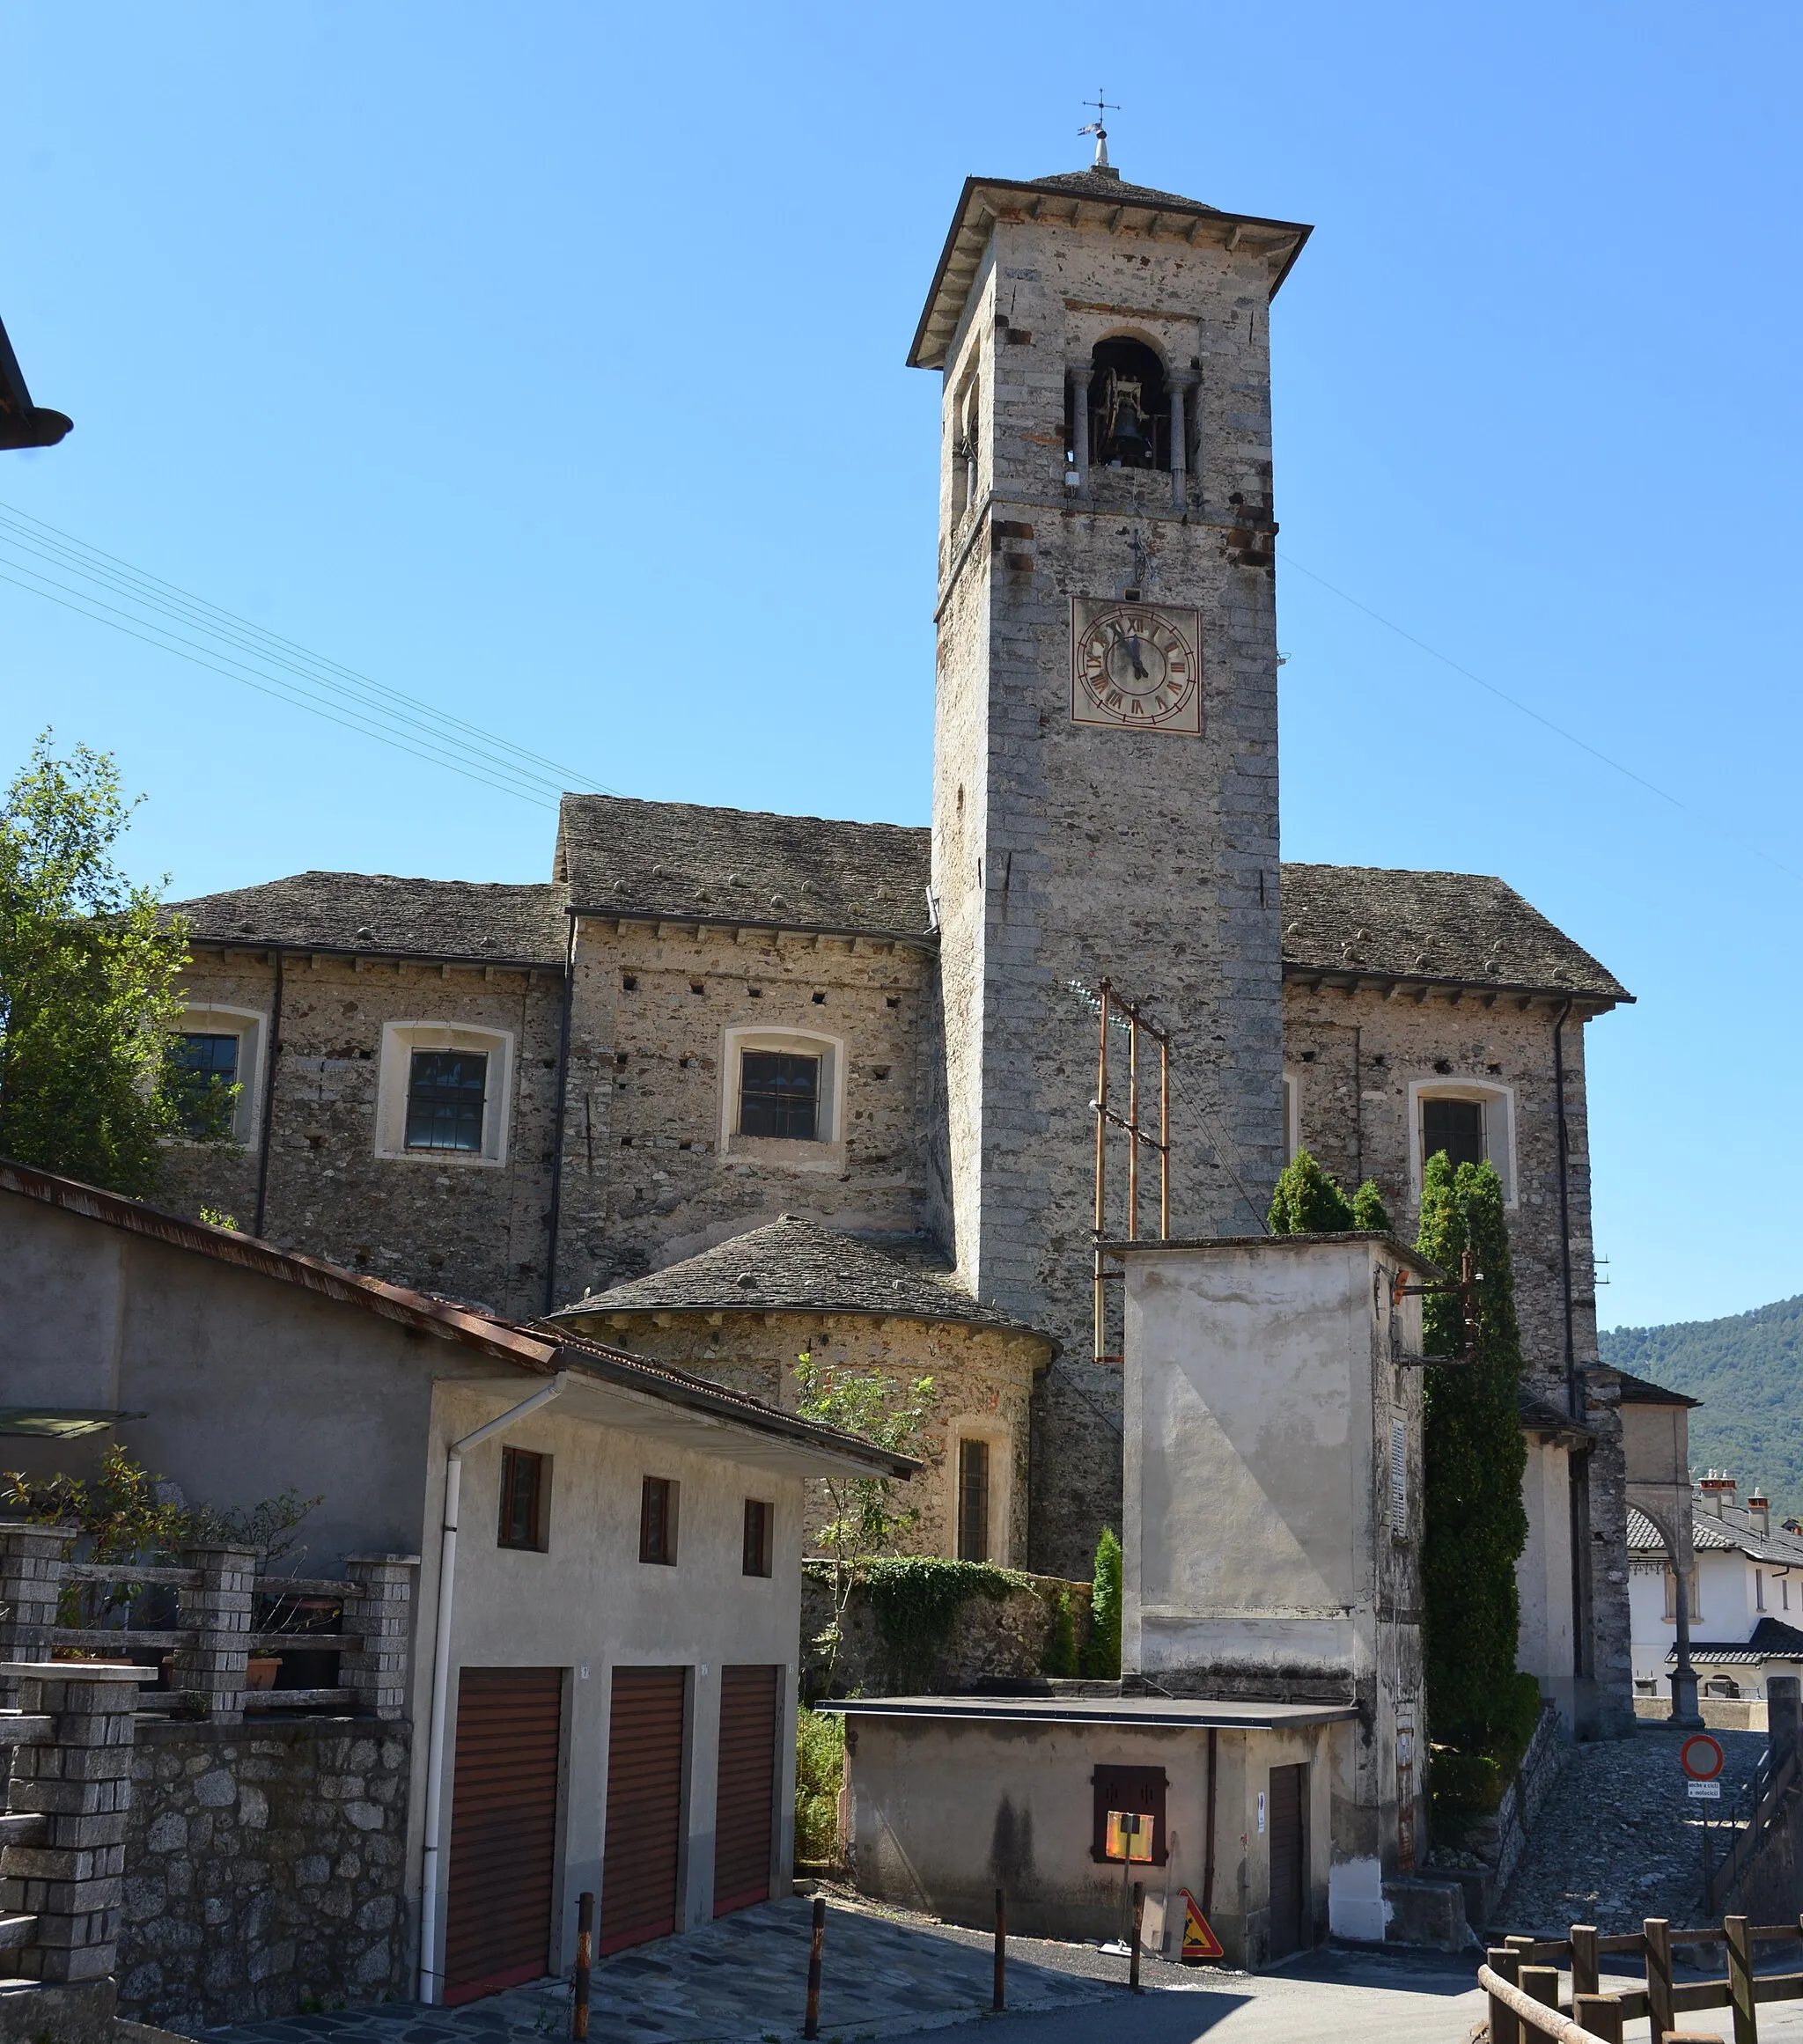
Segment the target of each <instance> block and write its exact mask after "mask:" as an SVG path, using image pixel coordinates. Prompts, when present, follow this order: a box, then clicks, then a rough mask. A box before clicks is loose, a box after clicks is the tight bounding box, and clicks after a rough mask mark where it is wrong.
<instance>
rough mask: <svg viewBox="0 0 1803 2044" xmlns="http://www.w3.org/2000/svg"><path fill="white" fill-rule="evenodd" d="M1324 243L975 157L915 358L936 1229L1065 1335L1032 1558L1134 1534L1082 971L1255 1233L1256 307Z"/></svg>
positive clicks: (1259, 1093)
mask: <svg viewBox="0 0 1803 2044" xmlns="http://www.w3.org/2000/svg"><path fill="white" fill-rule="evenodd" d="M1308 232H1309V230H1308V229H1307V228H1306V227H1304V226H1298V225H1295V224H1292V223H1288V222H1284V221H1276V220H1263V219H1257V218H1252V217H1246V216H1242V215H1239V214H1234V213H1226V212H1222V211H1220V210H1218V209H1216V208H1214V207H1212V206H1207V205H1203V204H1200V203H1198V202H1196V201H1195V200H1193V199H1183V198H1178V197H1175V196H1174V195H1171V194H1169V193H1166V192H1158V191H1151V190H1147V189H1145V188H1144V187H1139V186H1136V185H1130V184H1127V183H1125V182H1123V181H1122V178H1121V176H1120V173H1119V172H1117V171H1115V170H1114V169H1112V168H1110V167H1109V166H1108V162H1107V155H1106V149H1105V146H1101V147H1099V148H1098V152H1097V164H1096V166H1095V167H1094V168H1093V169H1091V170H1088V171H1081V172H1077V173H1071V174H1068V175H1063V176H1055V177H1047V178H1037V179H1032V180H1027V181H1025V182H1017V181H1015V180H1010V179H998V178H970V179H968V180H966V182H965V186H964V190H963V193H962V195H960V199H959V202H958V208H957V212H956V215H955V217H954V218H953V223H952V229H951V232H950V234H949V235H948V236H947V238H946V246H945V252H944V254H943V255H942V256H941V258H940V261H939V266H938V272H937V274H936V275H935V276H934V278H933V282H932V288H931V291H930V293H929V295H928V298H927V304H926V309H925V312H924V313H923V315H922V318H921V322H920V327H919V331H918V332H917V334H916V336H915V341H914V346H913V349H912V351H911V353H910V355H909V363H910V364H911V365H914V366H916V367H920V368H925V369H936V370H938V371H940V372H941V374H942V376H943V379H944V402H943V408H942V415H941V455H940V468H939V544H938V602H937V607H936V613H935V616H936V621H937V624H938V679H937V703H938V711H937V727H936V735H935V755H934V758H935V764H934V787H933V887H934V893H935V896H936V900H937V906H938V917H939V923H940V929H941V942H942V953H941V959H942V965H941V983H942V987H943V989H944V1026H945V1033H946V1143H945V1148H946V1156H945V1159H944V1162H945V1173H944V1185H943V1188H942V1191H941V1195H940V1196H941V1197H942V1199H943V1201H944V1210H943V1211H942V1212H941V1214H940V1215H939V1217H938V1220H939V1224H940V1226H941V1227H942V1228H943V1230H944V1232H945V1233H946V1236H947V1238H948V1239H949V1241H950V1242H951V1244H952V1245H953V1246H954V1247H955V1251H956V1255H957V1260H958V1267H959V1272H960V1278H961V1280H962V1282H963V1283H966V1284H968V1286H969V1287H970V1288H971V1289H972V1290H974V1291H975V1292H976V1293H977V1294H978V1296H979V1297H981V1298H983V1299H984V1300H988V1301H992V1302H993V1303H995V1304H996V1305H1000V1306H1003V1307H1005V1308H1006V1309H1007V1310H1009V1311H1011V1312H1015V1313H1018V1314H1019V1315H1020V1316H1021V1317H1023V1318H1025V1319H1028V1320H1032V1321H1034V1323H1035V1324H1036V1325H1038V1326H1040V1327H1043V1328H1045V1329H1047V1330H1048V1331H1049V1332H1050V1333H1053V1334H1056V1335H1057V1336H1059V1337H1060V1339H1061V1340H1062V1342H1063V1345H1064V1352H1063V1357H1061V1358H1060V1360H1059V1362H1058V1363H1057V1364H1055V1365H1054V1367H1053V1369H1052V1371H1051V1372H1050V1373H1049V1377H1048V1378H1047V1379H1046V1381H1045V1385H1044V1387H1043V1390H1042V1392H1041V1398H1040V1407H1039V1410H1038V1412H1037V1414H1036V1423H1035V1431H1034V1466H1033V1473H1032V1482H1033V1493H1034V1525H1033V1529H1032V1542H1031V1546H1032V1557H1033V1559H1032V1565H1033V1566H1034V1567H1035V1568H1047V1569H1056V1570H1064V1571H1075V1570H1086V1568H1087V1564H1088V1558H1089V1555H1090V1554H1091V1552H1092V1550H1093V1545H1094V1541H1095V1538H1096V1534H1097V1532H1098V1531H1099V1529H1100V1526H1103V1525H1105V1524H1112V1525H1114V1526H1117V1527H1118V1526H1119V1525H1120V1518H1119V1511H1120V1483H1121V1461H1120V1455H1121V1443H1120V1435H1119V1430H1118V1428H1119V1413H1120V1384H1119V1376H1118V1370H1117V1369H1116V1368H1115V1367H1114V1366H1113V1365H1110V1364H1095V1363H1093V1362H1092V1361H1091V1360H1089V1358H1090V1357H1091V1353H1092V1339H1091V1244H1092V1219H1093V1160H1094V1152H1095V1123H1094V1117H1093V1113H1092V1110H1091V1105H1090V1103H1091V1101H1092V1100H1093V1098H1094V1094H1095V1089H1096V1053H1097V1039H1098V1025H1097V1021H1096V1018H1095V1015H1094V1012H1093V1009H1092V1008H1091V1007H1090V1006H1089V1005H1087V1004H1085V999H1084V997H1083V994H1082V992H1081V991H1080V990H1079V989H1083V988H1087V989H1092V990H1093V989H1095V988H1096V987H1097V986H1098V984H1099V982H1100V981H1101V980H1102V978H1104V977H1105V976H1106V977H1108V978H1110V979H1112V980H1113V982H1114V983H1115V986H1116V987H1117V988H1118V989H1120V991H1121V992H1122V994H1123V995H1125V996H1127V997H1128V998H1129V999H1130V1000H1132V1001H1134V1002H1136V1003H1137V1004H1141V1005H1142V1006H1143V1007H1144V1009H1145V1010H1146V1011H1147V1012H1148V1013H1149V1015H1150V1016H1151V1018H1152V1019H1154V1020H1155V1021H1156V1022H1158V1023H1159V1025H1160V1026H1163V1027H1165V1028H1166V1029H1167V1030H1168V1031H1169V1032H1170V1033H1171V1037H1172V1063H1173V1070H1174V1084H1173V1091H1172V1096H1171V1103H1170V1105H1171V1135H1172V1173H1171V1179H1172V1222H1171V1229H1172V1232H1173V1234H1174V1235H1180V1236H1181V1235H1191V1236H1196V1235H1218V1234H1244V1233H1250V1232H1256V1231H1257V1227H1258V1221H1257V1219H1255V1216H1254V1213H1253V1211H1252V1209H1253V1208H1254V1207H1256V1208H1257V1209H1259V1210H1260V1213H1261V1215H1262V1208H1263V1205H1264V1203H1265V1202H1267V1201H1268V1200H1269V1194H1270V1186H1271V1180H1272V1179H1273V1178H1274V1176H1275V1175H1276V1173H1277V1170H1278V1169H1279V1168H1280V1166H1281V1164H1282V1160H1283V1158H1282V1106H1281V1099H1282V1086H1281V1078H1282V1062H1283V1023H1282V1007H1281V1003H1282V979H1281V963H1280V952H1279V936H1280V925H1279V921H1278V904H1277V878H1278V857H1277V640H1276V636H1275V633H1276V622H1275V599H1274V588H1273V558H1274V553H1273V549H1274V535H1275V533H1276V530H1277V527H1276V524H1275V520H1274V515H1273V510H1272V494H1271V430H1270V366H1269V306H1270V302H1271V299H1272V298H1273V296H1274V295H1275V293H1276V291H1277V287H1278V286H1279V285H1280V284H1281V283H1282V282H1283V280H1284V276H1286V275H1287V274H1288V271H1289V268H1290V266H1291V264H1292V262H1293V261H1295V259H1296V256H1297V254H1299V251H1300V249H1301V247H1302V244H1303V242H1304V241H1305V240H1306V239H1307V236H1308ZM1154 1216H1155V1207H1154ZM1120 1225H1121V1217H1120V1216H1119V1215H1118V1214H1115V1213H1111V1214H1110V1217H1109V1221H1108V1226H1109V1228H1110V1230H1111V1231H1112V1230H1118V1229H1119V1228H1120ZM1142 1225H1144V1220H1143V1221H1142ZM1152 1226H1153V1227H1154V1228H1155V1227H1156V1219H1155V1217H1154V1218H1153V1220H1152ZM1107 1346H1108V1348H1109V1349H1118V1347H1119V1343H1118V1342H1117V1341H1115V1340H1114V1339H1112V1338H1110V1340H1109V1341H1108V1343H1107Z"/></svg>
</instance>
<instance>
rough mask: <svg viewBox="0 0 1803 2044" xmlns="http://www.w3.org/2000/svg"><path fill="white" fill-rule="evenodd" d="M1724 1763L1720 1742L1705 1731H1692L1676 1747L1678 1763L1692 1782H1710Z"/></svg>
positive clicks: (1724, 1758) (1724, 1757)
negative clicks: (1680, 1744) (1687, 1737)
mask: <svg viewBox="0 0 1803 2044" xmlns="http://www.w3.org/2000/svg"><path fill="white" fill-rule="evenodd" d="M1678 1765H1679V1766H1680V1767H1681V1768H1683V1770H1684V1772H1685V1773H1686V1774H1687V1775H1689V1777H1690V1779H1691V1780H1692V1781H1693V1782H1712V1781H1714V1779H1715V1778H1716V1776H1718V1774H1720V1772H1721V1771H1722V1768H1724V1766H1725V1765H1726V1756H1725V1755H1724V1754H1723V1752H1722V1749H1721V1746H1720V1743H1719V1742H1718V1740H1716V1739H1711V1737H1710V1736H1709V1734H1708V1733H1707V1732H1693V1733H1692V1734H1691V1736H1690V1737H1689V1739H1686V1740H1685V1741H1684V1743H1683V1745H1682V1746H1680V1747H1679V1748H1678Z"/></svg>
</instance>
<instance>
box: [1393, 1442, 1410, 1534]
mask: <svg viewBox="0 0 1803 2044" xmlns="http://www.w3.org/2000/svg"><path fill="white" fill-rule="evenodd" d="M1408 1530H1409V1429H1408V1428H1407V1427H1406V1426H1405V1425H1404V1424H1403V1423H1402V1421H1401V1420H1392V1421H1391V1422H1390V1531H1391V1532H1392V1533H1395V1535H1396V1536H1397V1537H1398V1538H1399V1539H1400V1538H1401V1537H1402V1534H1404V1533H1407V1532H1408Z"/></svg>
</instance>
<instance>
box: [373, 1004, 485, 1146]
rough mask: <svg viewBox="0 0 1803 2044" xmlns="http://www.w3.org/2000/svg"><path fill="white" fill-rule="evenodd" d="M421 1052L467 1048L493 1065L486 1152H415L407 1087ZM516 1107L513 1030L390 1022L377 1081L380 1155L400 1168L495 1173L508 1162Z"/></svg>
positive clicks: (384, 1027)
mask: <svg viewBox="0 0 1803 2044" xmlns="http://www.w3.org/2000/svg"><path fill="white" fill-rule="evenodd" d="M416 1050H467V1051H475V1052H480V1053H482V1055H484V1056H486V1057H487V1059H488V1061H489V1065H488V1074H487V1081H488V1083H487V1084H486V1086H485V1088H484V1090H483V1092H482V1148H481V1149H480V1150H409V1149H408V1147H407V1087H408V1080H409V1078H410V1077H411V1076H412V1070H413V1054H414V1052H415V1051H416ZM512 1107H513V1032H512V1031H511V1029H484V1028H479V1027H477V1026H475V1025H473V1024H470V1023H467V1022H385V1023H384V1024H383V1025H382V1055H381V1062H380V1066H379V1070H378V1074H377V1079H376V1155H377V1156H378V1157H380V1158H386V1159H388V1160H389V1161H391V1162H394V1163H399V1164H430V1165H438V1167H440V1168H446V1167H448V1168H451V1169H464V1170H467V1169H471V1168H475V1169H477V1170H482V1169H488V1170H493V1169H495V1168H496V1167H497V1166H498V1165H504V1164H505V1163H506V1161H507V1141H508V1134H509V1130H510V1128H511V1121H512Z"/></svg>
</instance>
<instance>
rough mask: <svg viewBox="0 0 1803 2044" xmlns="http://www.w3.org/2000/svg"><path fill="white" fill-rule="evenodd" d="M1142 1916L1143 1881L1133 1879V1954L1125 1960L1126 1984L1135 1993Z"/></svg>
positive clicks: (1137, 1980) (1137, 1984)
mask: <svg viewBox="0 0 1803 2044" xmlns="http://www.w3.org/2000/svg"><path fill="white" fill-rule="evenodd" d="M1144 1916H1145V1883H1144V1881H1135V1882H1134V1884H1133V1956H1132V1958H1131V1959H1129V1960H1128V1962H1127V1985H1128V1987H1129V1988H1130V1989H1131V1990H1132V1991H1133V1993H1135V1994H1137V1993H1138V1992H1139V1926H1140V1924H1141V1923H1142V1922H1143V1921H1144Z"/></svg>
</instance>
